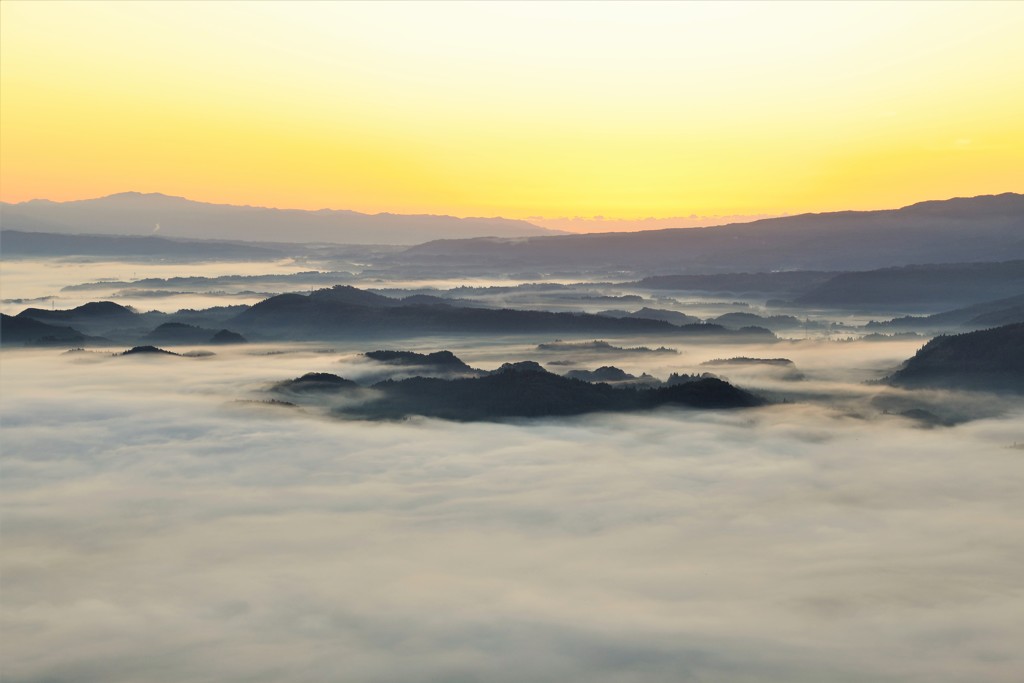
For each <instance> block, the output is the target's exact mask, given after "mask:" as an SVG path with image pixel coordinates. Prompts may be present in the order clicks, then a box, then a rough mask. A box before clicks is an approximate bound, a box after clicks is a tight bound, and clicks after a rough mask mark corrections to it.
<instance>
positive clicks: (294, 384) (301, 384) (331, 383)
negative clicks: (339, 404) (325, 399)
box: [271, 372, 359, 394]
mask: <svg viewBox="0 0 1024 683" xmlns="http://www.w3.org/2000/svg"><path fill="white" fill-rule="evenodd" d="M358 388H359V385H358V384H356V383H355V382H353V381H352V380H348V379H343V378H341V377H339V376H338V375H334V374H331V373H329V372H308V373H306V374H305V375H303V376H302V377H299V378H297V379H289V380H285V381H284V382H278V383H277V384H275V385H274V386H273V387H271V389H272V390H273V391H276V392H279V393H291V394H327V393H336V392H340V391H345V390H348V389H358Z"/></svg>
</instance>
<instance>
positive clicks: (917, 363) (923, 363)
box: [887, 323, 1024, 393]
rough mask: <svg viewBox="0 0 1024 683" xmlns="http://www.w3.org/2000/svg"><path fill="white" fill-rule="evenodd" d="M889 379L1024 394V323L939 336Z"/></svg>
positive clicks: (906, 383)
mask: <svg viewBox="0 0 1024 683" xmlns="http://www.w3.org/2000/svg"><path fill="white" fill-rule="evenodd" d="M887 381H888V383H889V384H892V385H894V386H901V387H914V388H916V387H943V388H955V389H988V390H998V391H1013V392H1018V393H1024V323H1017V324H1014V325H1005V326H1003V327H995V328H992V329H989V330H979V331H977V332H967V333H965V334H957V335H953V336H941V337H936V338H935V339H932V340H931V341H929V342H928V343H927V344H925V345H924V346H923V347H922V348H921V349H920V350H919V351H918V352H917V353H916V354H915V355H914V357H913V358H910V359H909V360H907V361H906V362H905V363H904V365H903V367H902V368H901V369H899V370H897V371H896V372H894V373H893V374H892V375H891V376H889V377H888V378H887Z"/></svg>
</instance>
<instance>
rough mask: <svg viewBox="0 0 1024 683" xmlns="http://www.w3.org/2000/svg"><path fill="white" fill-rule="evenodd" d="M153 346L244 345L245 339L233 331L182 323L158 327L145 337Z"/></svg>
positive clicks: (167, 323)
mask: <svg viewBox="0 0 1024 683" xmlns="http://www.w3.org/2000/svg"><path fill="white" fill-rule="evenodd" d="M143 341H147V342H151V343H153V344H244V343H245V342H246V339H245V337H243V336H242V335H240V334H238V333H237V332H232V331H231V330H227V329H222V330H213V329H208V328H205V327H199V326H196V325H189V324H186V323H180V322H166V323H162V324H160V325H158V326H157V327H156V328H155V329H154V330H153V331H152V332H150V333H149V334H147V335H146V336H145V337H143Z"/></svg>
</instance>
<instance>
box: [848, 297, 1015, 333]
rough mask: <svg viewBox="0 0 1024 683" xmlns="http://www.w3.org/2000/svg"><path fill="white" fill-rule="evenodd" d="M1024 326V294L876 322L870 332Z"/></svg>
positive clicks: (871, 326) (869, 324)
mask: <svg viewBox="0 0 1024 683" xmlns="http://www.w3.org/2000/svg"><path fill="white" fill-rule="evenodd" d="M1019 322H1024V294H1020V295H1019V296H1011V297H1007V298H1005V299H997V300H996V301H986V302H984V303H980V304H973V305H971V306H965V307H963V308H955V309H953V310H951V311H943V312H942V313H935V314H933V315H925V316H921V315H908V316H904V317H902V318H895V319H893V320H885V321H881V322H878V321H874V320H872V321H871V322H869V323H868V324H867V328H868V329H886V330H943V329H945V330H949V329H953V328H956V327H969V328H974V329H982V328H986V327H997V326H999V325H1010V324H1012V323H1019Z"/></svg>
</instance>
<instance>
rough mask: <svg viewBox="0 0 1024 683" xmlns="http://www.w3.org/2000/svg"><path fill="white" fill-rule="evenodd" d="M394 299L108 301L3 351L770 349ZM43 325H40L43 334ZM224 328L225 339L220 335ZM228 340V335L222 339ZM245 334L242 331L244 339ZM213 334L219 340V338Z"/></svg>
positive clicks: (706, 336)
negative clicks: (651, 344) (452, 343)
mask: <svg viewBox="0 0 1024 683" xmlns="http://www.w3.org/2000/svg"><path fill="white" fill-rule="evenodd" d="M422 299H423V297H418V296H412V297H407V298H405V299H395V298H391V297H387V296H382V295H380V294H375V293H373V292H369V291H366V290H361V289H356V288H355V287H348V286H343V285H337V286H335V287H332V288H329V289H319V290H316V291H313V292H310V293H309V294H279V295H277V296H272V297H270V298H268V299H265V300H263V301H261V302H259V303H257V304H255V305H253V306H231V307H214V308H209V309H204V310H201V311H193V310H183V311H179V312H177V313H161V312H158V311H150V312H147V313H138V312H136V311H134V310H132V309H130V308H127V307H125V306H121V305H120V304H117V303H114V302H111V301H97V302H91V303H88V304H84V305H82V306H79V307H77V308H73V309H68V310H47V309H43V308H26V309H25V310H23V311H22V312H21V313H19V314H18V315H16V316H7V315H5V316H4V317H3V326H2V330H0V336H2V341H3V343H5V344H10V343H15V344H21V345H33V344H53V343H57V342H62V341H70V342H73V343H76V344H79V343H92V342H95V341H96V337H101V338H103V340H104V341H107V340H114V341H117V342H119V343H125V342H127V343H143V344H152V343H163V344H166V343H176V344H192V343H240V342H244V341H246V338H248V339H252V340H328V339H366V338H382V339H383V338H391V339H394V338H403V337H408V336H411V335H420V336H422V335H433V334H444V335H448V334H469V333H473V334H500V335H513V334H515V335H522V334H543V335H549V334H582V335H591V334H608V335H614V334H646V333H650V334H667V335H673V336H679V337H681V338H687V339H690V340H693V341H697V340H708V341H710V340H716V341H721V342H727V341H734V342H743V341H746V342H772V341H775V340H776V337H775V335H774V334H773V333H772V332H771V331H769V330H767V329H764V328H761V327H754V326H748V327H743V328H741V329H728V328H726V327H725V326H723V325H716V324H687V325H673V324H672V323H669V322H666V321H664V320H652V319H649V318H631V317H627V318H612V317H607V316H601V315H591V314H587V313H568V312H559V313H552V312H547V311H533V310H516V309H507V308H506V309H492V308H480V307H470V306H457V305H451V304H449V303H435V302H433V301H432V300H429V299H430V298H428V301H423V300H422ZM37 323H41V324H42V327H40V326H39V325H38V324H37ZM218 330H220V332H218ZM221 333H223V334H221ZM239 333H244V335H245V336H244V337H243V336H241V335H240V334H239ZM215 335H219V338H217V339H214V336H215Z"/></svg>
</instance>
